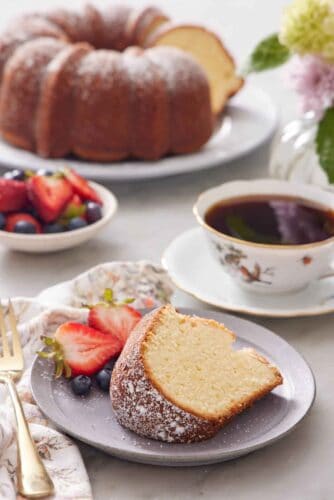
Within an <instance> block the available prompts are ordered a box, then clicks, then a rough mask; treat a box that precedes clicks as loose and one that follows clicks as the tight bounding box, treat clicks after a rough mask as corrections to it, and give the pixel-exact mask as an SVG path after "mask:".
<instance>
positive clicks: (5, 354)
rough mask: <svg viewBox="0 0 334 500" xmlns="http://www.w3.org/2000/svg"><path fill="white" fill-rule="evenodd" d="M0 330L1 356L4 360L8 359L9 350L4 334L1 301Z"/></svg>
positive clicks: (3, 316) (4, 327)
mask: <svg viewBox="0 0 334 500" xmlns="http://www.w3.org/2000/svg"><path fill="white" fill-rule="evenodd" d="M0 330H1V339H2V355H3V357H4V358H6V357H9V356H10V355H11V354H10V350H9V344H8V338H7V333H6V325H5V315H4V312H3V307H2V304H1V301H0Z"/></svg>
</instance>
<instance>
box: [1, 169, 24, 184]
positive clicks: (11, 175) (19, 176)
mask: <svg viewBox="0 0 334 500" xmlns="http://www.w3.org/2000/svg"><path fill="white" fill-rule="evenodd" d="M3 176H4V179H11V180H13V181H24V179H25V177H26V175H25V173H24V170H19V169H15V170H9V171H8V172H6V173H5V174H4V175H3Z"/></svg>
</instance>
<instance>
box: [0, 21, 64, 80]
mask: <svg viewBox="0 0 334 500" xmlns="http://www.w3.org/2000/svg"><path fill="white" fill-rule="evenodd" d="M44 36H45V37H52V38H57V39H59V40H64V41H68V37H67V35H66V33H65V32H64V31H63V30H61V29H60V28H59V27H58V26H56V25H54V24H53V23H51V22H49V21H48V20H47V19H44V18H43V17H40V16H39V15H37V14H31V15H28V16H23V17H19V18H17V19H16V20H15V21H12V23H11V24H10V25H9V26H8V28H7V30H6V31H5V32H4V33H3V34H2V36H1V37H0V78H2V73H3V69H4V66H5V64H6V62H7V60H8V59H9V58H10V56H11V55H12V54H13V53H14V51H15V49H16V48H17V47H19V46H20V45H22V44H23V43H25V42H27V41H29V40H31V39H34V38H38V37H44Z"/></svg>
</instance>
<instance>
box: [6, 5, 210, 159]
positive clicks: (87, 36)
mask: <svg viewBox="0 0 334 500" xmlns="http://www.w3.org/2000/svg"><path fill="white" fill-rule="evenodd" d="M167 21H168V18H167V16H165V15H164V14H163V13H162V12H161V11H160V10H159V9H157V8H156V7H146V8H142V9H132V8H129V7H126V6H123V5H116V6H112V5H111V6H107V7H103V8H98V7H94V6H92V5H86V6H85V7H84V8H81V9H78V10H73V9H67V8H64V9H56V10H52V11H49V12H45V13H40V14H28V15H25V16H21V17H20V18H19V19H17V20H16V21H14V22H13V23H12V25H11V29H10V30H9V31H6V32H5V33H4V34H3V35H2V36H0V83H1V94H0V110H1V117H0V130H1V133H2V135H3V136H4V138H5V139H6V140H7V141H8V142H10V143H12V144H14V145H16V146H18V147H21V148H24V149H28V150H32V151H35V152H37V153H38V154H39V155H41V156H45V157H62V156H65V155H66V154H68V153H75V154H76V155H77V156H79V157H82V158H85V159H89V160H97V161H113V160H121V159H123V158H127V157H133V158H139V159H147V160H155V159H159V158H161V157H162V156H164V155H166V154H169V153H176V154H178V153H190V152H194V151H196V150H198V149H199V148H200V147H202V146H203V145H204V144H205V143H206V142H207V140H208V139H209V138H210V136H211V134H212V132H213V115H212V111H211V107H210V98H209V86H208V81H207V78H206V76H205V73H204V72H203V71H202V69H201V67H200V66H199V65H198V64H197V63H196V61H195V60H194V59H193V58H192V57H191V56H188V55H187V54H186V53H184V52H183V51H179V50H178V49H169V48H165V47H157V48H153V49H149V50H142V49H134V48H130V49H128V50H126V51H125V53H124V54H120V53H116V52H114V50H117V51H122V50H124V49H126V48H128V47H129V46H130V45H131V43H137V44H139V45H145V43H146V38H147V37H149V36H150V35H151V33H152V32H154V31H155V30H157V29H158V27H159V26H161V25H163V24H165V23H166V22H167ZM77 43H88V44H90V45H91V46H92V49H91V51H90V53H89V54H86V52H87V50H88V49H87V46H86V49H84V48H83V46H81V48H79V47H78V46H76V45H75V44H77ZM63 49H64V51H63ZM95 49H97V50H95ZM1 72H3V78H1ZM36 117H37V118H36Z"/></svg>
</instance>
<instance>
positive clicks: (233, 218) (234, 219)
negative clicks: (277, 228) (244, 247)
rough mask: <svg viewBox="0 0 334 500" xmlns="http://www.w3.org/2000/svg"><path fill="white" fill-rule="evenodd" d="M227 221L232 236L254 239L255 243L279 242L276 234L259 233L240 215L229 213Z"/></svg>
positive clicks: (247, 239) (248, 239)
mask: <svg viewBox="0 0 334 500" xmlns="http://www.w3.org/2000/svg"><path fill="white" fill-rule="evenodd" d="M226 223H227V225H228V228H229V230H230V232H231V233H232V236H234V237H235V238H239V239H241V240H246V241H253V242H254V243H269V244H270V243H272V244H273V243H278V240H277V238H275V237H274V236H269V235H268V236H267V235H265V234H261V233H258V232H257V231H255V230H254V229H253V228H252V227H250V226H249V225H248V224H247V222H246V221H245V220H244V219H243V218H242V217H240V215H233V214H229V215H227V217H226Z"/></svg>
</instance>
